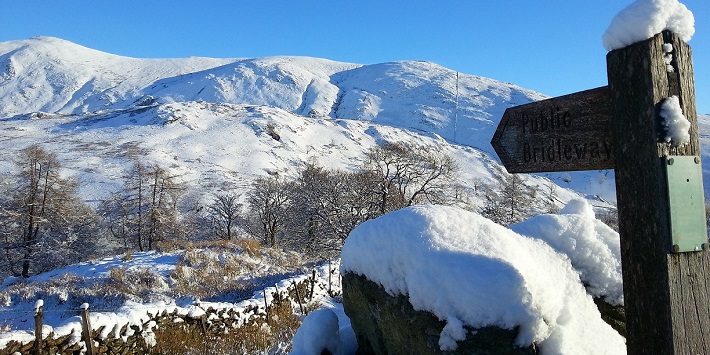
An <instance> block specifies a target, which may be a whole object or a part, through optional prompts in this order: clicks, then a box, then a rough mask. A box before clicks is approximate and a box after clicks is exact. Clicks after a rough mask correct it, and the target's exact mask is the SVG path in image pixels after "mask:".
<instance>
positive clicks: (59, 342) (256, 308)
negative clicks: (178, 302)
mask: <svg viewBox="0 0 710 355" xmlns="http://www.w3.org/2000/svg"><path fill="white" fill-rule="evenodd" d="M292 286H293V287H291V288H282V289H276V291H275V292H273V293H271V292H270V294H271V297H270V298H269V300H270V304H269V308H270V307H272V306H275V305H277V304H278V303H280V302H289V303H291V306H292V307H293V309H299V307H300V303H302V302H305V301H304V300H302V299H301V300H299V299H297V298H301V297H305V298H306V299H308V298H313V295H314V293H316V294H322V293H323V292H327V289H328V285H325V284H322V283H318V282H313V279H310V278H307V279H302V280H300V281H297V282H294V283H293V284H292ZM295 287H298V290H299V296H296V292H294V290H295ZM314 289H315V290H314ZM225 305H228V304H225ZM196 306H197V308H196V309H199V310H200V312H186V311H185V309H184V308H183V309H180V310H178V309H174V310H173V311H171V312H168V311H160V312H156V313H155V314H152V313H150V312H147V313H146V314H147V317H143V318H142V319H143V322H142V324H140V325H139V324H134V325H128V324H125V325H123V326H122V327H120V328H119V327H118V326H115V327H114V328H113V329H110V330H109V329H105V328H104V327H99V328H97V329H92V332H91V337H92V339H93V343H94V354H109V355H112V354H146V353H148V352H149V351H150V348H151V346H152V345H153V343H154V339H155V333H154V330H155V329H157V328H160V329H161V331H165V330H166V329H171V328H178V327H179V328H183V329H186V328H187V329H189V330H191V331H195V332H203V334H224V332H225V331H229V330H235V329H238V328H239V327H241V326H242V325H245V324H248V323H251V322H254V321H256V320H258V319H263V320H266V317H267V316H268V312H267V308H266V305H265V304H264V303H263V300H262V302H261V304H257V303H253V304H252V305H250V306H246V307H240V308H236V307H213V306H205V305H201V304H196ZM33 347H34V341H31V342H29V343H20V342H17V341H11V342H9V343H8V344H7V346H6V347H5V348H4V349H0V355H13V354H15V353H20V354H32V349H33ZM83 349H85V344H84V341H83V340H82V338H81V326H80V325H77V327H76V328H75V329H74V332H73V333H71V334H69V335H65V336H60V337H57V336H56V335H55V334H54V333H50V334H49V335H46V336H45V338H44V339H43V341H42V354H79V353H82V352H83Z"/></svg>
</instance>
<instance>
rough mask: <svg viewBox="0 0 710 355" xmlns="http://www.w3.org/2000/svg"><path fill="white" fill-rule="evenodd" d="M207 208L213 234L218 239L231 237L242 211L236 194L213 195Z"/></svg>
mask: <svg viewBox="0 0 710 355" xmlns="http://www.w3.org/2000/svg"><path fill="white" fill-rule="evenodd" d="M207 209H208V213H209V219H210V221H211V222H212V228H213V230H214V234H215V236H217V238H219V239H226V240H230V239H232V237H233V236H234V233H235V230H236V229H237V227H238V222H239V221H240V214H241V212H242V205H241V204H240V203H239V198H238V197H237V195H235V194H231V193H228V194H221V195H215V197H214V200H213V201H212V204H211V205H209V206H208V207H207Z"/></svg>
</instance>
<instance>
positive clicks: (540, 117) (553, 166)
mask: <svg viewBox="0 0 710 355" xmlns="http://www.w3.org/2000/svg"><path fill="white" fill-rule="evenodd" d="M611 116H612V115H611V101H610V99H609V89H608V88H607V87H600V88H596V89H591V90H586V91H582V92H578V93H574V94H570V95H565V96H560V97H555V98H552V99H547V100H542V101H536V102H532V103H529V104H526V105H520V106H515V107H511V108H509V109H507V110H505V113H504V114H503V117H502V118H501V121H500V124H499V125H498V128H497V129H496V132H495V134H494V135H493V139H492V140H491V145H492V146H493V149H495V151H496V153H497V154H498V157H500V160H501V162H502V163H503V165H504V166H505V168H506V169H507V170H508V172H509V173H526V172H547V171H573V170H601V169H613V168H614V155H613V154H614V153H613V144H612V139H611V123H610V121H611Z"/></svg>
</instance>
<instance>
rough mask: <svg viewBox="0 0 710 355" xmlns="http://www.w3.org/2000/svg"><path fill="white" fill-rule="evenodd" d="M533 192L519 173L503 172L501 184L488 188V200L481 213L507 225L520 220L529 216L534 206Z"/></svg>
mask: <svg viewBox="0 0 710 355" xmlns="http://www.w3.org/2000/svg"><path fill="white" fill-rule="evenodd" d="M533 192H534V191H533V190H531V189H530V188H529V187H528V186H527V185H525V183H524V182H523V179H522V178H521V177H520V176H519V175H516V174H503V181H502V182H501V184H500V185H499V186H496V187H489V188H488V189H487V192H486V199H487V201H486V205H485V206H484V208H483V210H482V211H481V213H482V214H483V215H484V216H486V217H488V218H489V219H491V220H492V221H494V222H496V223H499V224H502V225H506V226H507V225H510V224H513V223H517V222H520V221H522V220H523V219H525V218H526V217H528V216H529V212H530V209H531V207H532V206H533V200H534V198H533V197H532V193H533Z"/></svg>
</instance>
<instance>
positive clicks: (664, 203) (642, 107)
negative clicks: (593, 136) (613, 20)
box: [607, 31, 710, 354]
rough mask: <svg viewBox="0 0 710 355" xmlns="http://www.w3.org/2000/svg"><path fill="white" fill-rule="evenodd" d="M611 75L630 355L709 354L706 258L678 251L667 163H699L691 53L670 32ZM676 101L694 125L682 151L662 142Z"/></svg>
mask: <svg viewBox="0 0 710 355" xmlns="http://www.w3.org/2000/svg"><path fill="white" fill-rule="evenodd" d="M664 43H666V44H671V45H672V46H673V48H672V49H673V52H672V53H671V54H672V56H673V61H672V62H671V65H672V66H673V70H672V71H669V70H667V66H666V63H664V61H663V55H664V48H663V45H664ZM667 48H668V46H667ZM607 72H608V79H609V90H610V96H611V101H612V112H613V115H614V119H613V120H612V121H613V123H612V126H613V129H612V130H613V141H614V151H615V154H614V156H615V172H616V189H617V205H618V210H619V232H620V235H621V258H622V268H623V281H624V301H625V308H626V319H627V326H626V329H627V340H626V344H627V349H628V353H629V354H641V353H644V354H651V353H652V354H702V353H706V352H707V351H710V297H709V296H708V295H710V292H709V291H710V277H709V276H710V263H709V259H708V253H707V251H703V250H701V251H694V252H692V251H691V252H684V253H674V252H673V246H672V243H671V240H672V239H671V238H672V235H671V217H670V213H671V206H670V204H669V196H668V195H669V192H668V191H667V188H668V181H667V180H668V178H667V175H666V173H665V170H664V169H666V166H665V165H664V164H667V162H666V160H664V159H663V157H667V156H669V155H674V156H697V157H700V146H699V142H698V129H697V113H696V107H695V88H694V85H695V84H694V79H693V63H692V56H691V50H690V47H689V46H688V45H687V44H686V43H684V42H683V41H682V40H681V39H679V38H678V36H676V35H675V34H673V33H671V32H667V31H665V32H663V33H662V34H658V35H656V36H654V37H653V38H651V39H649V40H646V41H643V42H639V43H635V44H632V45H630V46H628V47H624V48H621V49H617V50H614V51H611V52H609V54H608V55H607ZM673 95H675V96H678V97H679V99H680V103H681V108H682V110H683V113H684V115H685V116H686V118H687V119H688V120H689V121H690V122H691V124H692V127H691V129H690V136H691V141H690V143H689V144H686V145H683V146H679V147H674V146H671V144H669V143H666V142H665V141H663V139H662V137H663V135H664V131H663V126H662V124H661V121H662V119H661V118H660V116H659V109H660V105H661V103H662V102H663V101H664V100H665V99H666V98H668V97H670V96H673ZM702 237H703V238H705V236H702Z"/></svg>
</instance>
